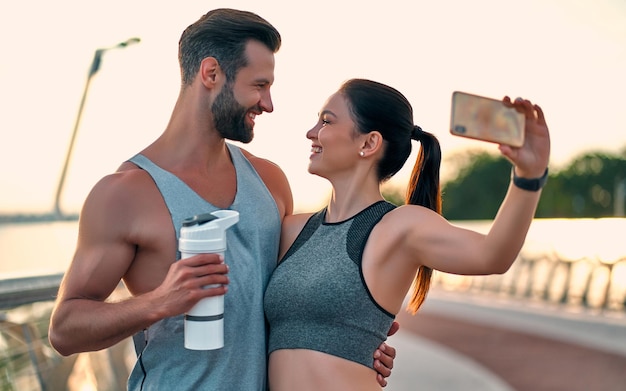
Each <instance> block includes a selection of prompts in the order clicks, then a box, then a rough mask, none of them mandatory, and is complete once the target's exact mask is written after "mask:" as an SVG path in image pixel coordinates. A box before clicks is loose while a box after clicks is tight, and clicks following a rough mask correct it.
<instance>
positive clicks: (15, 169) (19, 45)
mask: <svg viewBox="0 0 626 391" xmlns="http://www.w3.org/2000/svg"><path fill="white" fill-rule="evenodd" d="M218 7H230V8H239V9H245V10H249V11H253V12H256V13H258V14H259V15H261V16H262V17H264V18H265V19H267V20H268V21H269V22H271V23H272V24H273V25H274V26H276V28H277V29H278V30H279V31H280V32H281V35H282V38H283V45H282V47H281V49H280V51H279V52H278V53H277V54H276V70H275V74H276V81H275V84H274V86H273V88H272V96H273V101H274V108H275V110H274V112H273V113H271V114H268V113H265V114H263V115H261V116H260V117H257V121H256V127H255V139H254V140H253V141H252V143H250V144H248V145H246V146H245V148H246V149H248V150H250V151H251V152H252V153H254V154H256V155H259V156H262V157H265V158H268V159H270V160H272V161H273V162H275V163H277V164H278V165H279V166H281V167H282V169H283V170H284V171H285V173H286V174H287V177H288V178H289V181H290V183H291V186H292V190H293V193H294V200H295V205H296V209H297V210H306V209H312V208H317V207H318V206H319V204H320V202H322V201H323V200H324V199H325V198H326V196H327V194H328V191H329V186H328V184H327V182H326V181H325V180H323V179H321V178H317V177H313V176H311V175H310V174H308V173H307V171H306V169H307V165H308V157H309V153H310V141H309V140H307V139H306V137H305V133H306V131H307V130H308V129H309V128H311V127H312V126H313V125H314V124H315V122H316V119H317V113H318V111H319V109H320V107H321V106H322V104H323V103H324V101H325V100H326V98H327V97H328V96H329V95H331V94H332V93H333V92H334V91H336V89H337V88H338V87H339V85H340V84H341V82H343V81H344V80H346V79H349V78H353V77H363V78H369V79H373V80H376V81H379V82H383V83H386V84H389V85H391V86H393V87H395V88H397V89H399V90H400V91H401V92H402V93H403V94H404V95H405V96H406V97H407V98H408V99H409V101H410V102H411V103H412V105H413V109H414V116H415V118H414V120H415V123H416V124H417V125H420V126H421V127H422V128H423V129H424V130H426V131H429V132H431V133H434V134H435V135H436V136H437V137H438V138H439V140H440V142H441V145H442V152H443V156H444V167H443V173H444V176H445V174H446V165H445V159H446V158H448V157H450V156H452V155H453V154H455V153H457V152H460V151H465V150H468V149H476V148H485V149H487V150H491V151H494V152H496V151H497V147H496V146H495V145H493V144H487V143H483V142H479V141H474V140H468V139H463V138H459V137H454V136H451V135H450V134H449V131H448V128H449V126H448V125H449V116H450V99H451V95H452V92H453V91H455V90H460V91H466V92H471V93H474V94H478V95H483V96H489V97H493V98H498V99H499V98H502V97H503V96H504V95H509V96H511V97H512V98H514V97H518V96H521V97H524V98H527V99H530V100H531V101H533V102H534V103H538V104H539V105H541V106H542V107H543V109H544V111H545V113H546V118H547V121H548V125H549V127H550V131H551V136H552V159H551V166H552V167H553V169H558V167H561V166H563V165H565V164H567V162H568V161H569V160H570V159H572V158H573V157H574V156H577V155H579V154H581V153H584V152H587V151H592V150H593V151H606V152H609V153H617V152H619V151H621V150H622V149H624V148H625V147H626V132H624V130H625V129H624V125H623V122H622V120H623V113H624V108H623V106H624V103H625V101H626V100H625V99H624V94H625V92H626V76H625V75H626V72H625V70H626V2H625V1H623V0H595V1H593V2H592V1H576V0H527V1H525V2H511V1H502V0H474V1H471V2H468V1H463V0H442V1H437V2H434V1H419V0H417V1H412V2H408V1H400V0H388V1H385V2H373V1H367V0H359V1H356V0H347V1H330V0H319V1H315V2H285V1H264V2H258V1H250V0H241V1H237V0H228V1H186V0H181V1H176V2H171V1H162V2H154V1H148V0H136V1H126V0H123V1H122V0H110V1H106V2H91V1H78V0H59V1H54V2H51V1H44V0H33V1H22V2H18V1H4V2H2V3H0V50H1V53H2V55H1V57H0V170H1V171H0V172H1V175H0V190H1V192H0V194H1V196H0V213H39V212H48V211H52V208H53V205H54V197H55V193H56V189H57V184H58V182H59V178H60V175H61V171H62V168H63V162H64V160H65V157H66V154H67V151H68V146H69V143H70V138H71V135H72V131H73V129H74V126H75V122H76V118H77V115H78V111H79V110H78V108H79V104H80V100H81V97H82V95H83V92H84V90H85V85H86V80H87V73H88V69H89V67H90V64H91V61H92V58H93V54H94V51H95V50H96V49H98V48H109V47H112V46H115V45H116V44H118V43H119V42H123V41H126V40H127V39H129V38H132V37H138V38H140V39H141V42H140V43H138V44H136V45H130V46H128V47H126V48H123V49H111V50H108V51H106V53H105V54H104V56H103V59H102V64H101V67H100V70H99V72H98V73H97V74H96V75H95V76H94V77H93V78H92V80H91V82H90V84H89V90H88V94H87V98H86V102H85V106H84V109H83V111H82V116H81V121H80V126H79V128H78V133H77V138H76V141H75V144H74V148H73V153H72V157H71V161H70V165H69V170H68V172H67V177H66V181H65V187H64V191H63V194H62V199H61V201H62V202H61V206H62V208H63V210H65V211H67V212H78V211H79V210H80V207H81V205H82V202H83V201H84V199H85V197H86V196H87V194H88V192H89V190H90V189H91V187H92V186H93V185H94V184H95V183H96V182H97V181H98V180H99V179H100V178H101V177H103V176H105V175H107V174H108V173H110V172H113V171H114V170H115V169H116V168H117V167H118V166H119V164H120V163H121V162H122V161H124V160H126V159H128V158H130V157H131V156H132V155H134V154H135V153H136V152H138V151H139V150H141V149H142V148H144V147H145V146H146V145H148V144H149V143H151V142H152V141H153V140H154V139H156V138H157V137H158V136H159V135H160V134H161V132H162V131H163V130H164V128H165V126H166V125H167V121H168V119H169V116H170V114H171V111H172V108H173V106H174V103H175V101H176V98H177V96H178V92H179V87H180V78H179V69H178V62H177V50H178V39H179V37H180V34H181V33H182V31H183V30H184V28H185V27H187V26H188V25H189V24H191V23H192V22H194V21H195V20H197V19H198V18H199V17H200V16H201V15H202V14H204V13H206V12H207V11H209V10H210V9H213V8H218ZM417 145H418V144H414V153H413V155H412V156H411V157H410V158H409V161H408V162H407V163H406V165H405V168H404V169H403V170H402V171H401V172H400V173H399V174H397V175H396V177H395V178H394V179H393V180H392V184H398V185H400V186H402V185H404V184H405V182H406V180H407V179H408V175H409V174H410V171H411V168H412V166H413V163H414V160H415V155H416V151H417ZM448 174H450V173H449V172H448Z"/></svg>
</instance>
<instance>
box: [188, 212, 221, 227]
mask: <svg viewBox="0 0 626 391" xmlns="http://www.w3.org/2000/svg"><path fill="white" fill-rule="evenodd" d="M217 219H218V217H217V216H215V215H214V214H212V213H203V214H199V215H195V216H193V217H189V218H186V219H185V220H183V227H192V226H194V225H202V224H204V223H208V222H209V221H212V220H217Z"/></svg>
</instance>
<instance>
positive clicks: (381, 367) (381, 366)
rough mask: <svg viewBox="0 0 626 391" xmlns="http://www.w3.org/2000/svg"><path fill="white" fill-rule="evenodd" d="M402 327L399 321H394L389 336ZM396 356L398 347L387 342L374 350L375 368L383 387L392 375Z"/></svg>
mask: <svg viewBox="0 0 626 391" xmlns="http://www.w3.org/2000/svg"><path fill="white" fill-rule="evenodd" d="M399 329H400V324H399V323H398V322H395V321H394V322H393V323H392V324H391V327H390V328H389V331H388V332H387V336H389V337H390V336H392V335H394V334H395V333H396V332H397V331H398V330H399ZM395 358H396V349H395V348H394V347H392V346H389V345H387V344H386V343H384V342H383V343H381V344H380V346H379V347H378V349H376V351H375V352H374V369H375V370H376V372H378V374H377V375H376V380H378V384H380V386H381V387H385V386H387V378H388V377H389V376H391V370H392V369H393V360H394V359H395Z"/></svg>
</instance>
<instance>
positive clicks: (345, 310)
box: [265, 79, 550, 391]
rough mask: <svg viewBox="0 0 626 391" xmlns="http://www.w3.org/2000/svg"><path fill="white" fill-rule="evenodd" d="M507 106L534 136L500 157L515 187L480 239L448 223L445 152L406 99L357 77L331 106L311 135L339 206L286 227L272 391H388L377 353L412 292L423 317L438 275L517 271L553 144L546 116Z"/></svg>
mask: <svg viewBox="0 0 626 391" xmlns="http://www.w3.org/2000/svg"><path fill="white" fill-rule="evenodd" d="M503 102H504V103H505V104H506V105H507V106H511V107H514V108H515V109H516V110H518V111H520V112H522V113H524V115H525V117H526V129H525V136H526V137H525V142H524V145H523V146H522V147H520V148H513V147H510V146H506V145H500V147H499V148H500V151H501V153H502V154H503V155H504V156H505V157H506V158H508V159H509V160H510V161H511V162H512V163H513V165H514V168H513V169H514V174H515V180H514V183H512V184H511V186H510V187H509V190H508V193H507V195H506V197H505V199H504V201H503V202H502V205H501V206H500V210H499V212H498V214H497V216H496V218H495V220H494V222H493V224H492V228H491V230H490V231H489V233H488V234H486V235H483V234H480V233H477V232H473V231H470V230H467V229H462V228H459V227H456V226H454V225H452V224H450V223H449V222H448V221H446V220H445V219H444V218H443V217H442V216H441V215H440V213H441V194H440V188H439V164H440V161H441V152H440V148H439V143H438V141H437V139H436V138H435V137H434V136H433V135H432V134H429V133H426V132H424V131H422V129H421V128H420V127H418V126H415V125H414V124H413V111H412V107H411V105H410V103H409V102H408V101H407V99H406V98H405V97H404V96H403V95H402V94H401V93H399V92H398V91H396V90H395V89H393V88H391V87H388V86H386V85H383V84H380V83H377V82H373V81H369V80H362V79H353V80H349V81H347V82H345V83H344V84H343V85H342V86H341V88H340V89H339V90H338V91H337V92H336V93H335V94H333V95H331V96H330V98H329V99H328V100H327V101H326V103H325V105H324V107H323V109H322V111H321V113H320V115H319V119H318V122H317V124H316V125H315V127H313V128H312V129H311V130H309V131H308V133H307V137H308V138H309V139H310V140H311V142H312V147H311V151H312V154H311V157H310V164H309V172H310V173H312V174H315V175H319V176H321V177H324V178H326V179H328V180H329V181H330V182H331V184H332V196H331V198H330V200H329V202H328V205H327V206H326V207H325V208H324V209H323V210H321V211H320V212H318V213H315V214H311V213H308V214H299V215H294V216H291V217H288V218H286V219H285V221H284V223H283V230H282V236H281V249H280V258H281V262H280V264H279V266H278V268H277V269H276V270H275V272H274V273H273V275H272V278H271V280H270V283H269V285H268V288H267V290H266V294H265V312H266V316H267V319H268V322H269V324H270V342H269V351H270V362H269V380H270V388H271V389H272V391H281V390H295V389H297V390H360V391H363V390H380V386H379V385H378V383H377V381H376V377H375V372H374V370H373V369H372V368H371V351H372V350H374V349H375V348H376V346H378V345H379V344H380V342H381V341H383V340H384V339H385V338H386V332H387V330H388V329H389V326H390V324H391V323H392V321H393V320H394V317H395V315H396V314H397V313H398V311H400V308H401V306H402V303H403V301H404V299H405V297H406V295H407V293H408V292H409V290H410V289H411V287H413V290H412V293H411V299H410V302H409V309H410V310H411V311H412V312H413V313H415V312H416V311H417V310H418V308H419V307H420V305H421V304H422V302H423V301H424V299H425V297H426V293H427V292H428V288H429V285H430V277H431V274H432V271H433V270H440V271H443V272H446V273H455V274H464V275H484V274H493V273H504V272H505V271H507V270H508V269H509V267H510V266H511V264H512V263H513V261H514V260H515V259H516V257H517V255H518V253H519V251H520V249H521V247H522V244H523V242H524V239H525V237H526V234H527V231H528V228H529V226H530V223H531V221H532V219H533V216H534V213H535V209H536V206H537V203H538V201H539V196H540V193H541V192H540V191H539V190H540V189H539V188H540V187H541V186H542V185H543V183H545V178H546V176H547V165H548V158H549V154H550V139H549V134H548V128H547V126H546V122H545V118H544V115H543V112H542V110H541V108H540V107H539V106H536V105H532V104H531V102H529V101H528V100H523V99H520V98H518V99H516V100H515V102H511V100H510V99H509V98H508V97H505V98H504V99H503ZM411 140H417V141H419V142H420V144H421V150H420V153H419V155H418V158H417V162H416V164H415V167H414V169H413V173H412V175H411V179H410V184H409V189H408V192H407V202H406V205H403V206H399V207H395V206H394V205H392V204H389V203H387V202H386V201H385V200H384V199H383V197H382V195H381V192H380V185H381V184H382V183H383V182H384V181H386V180H387V179H389V178H391V177H392V176H393V175H394V174H395V173H396V172H398V171H399V170H400V168H401V167H402V166H403V164H404V162H405V161H406V159H407V158H408V156H409V154H410V152H411ZM529 183H530V184H531V185H537V186H535V187H534V188H533V187H532V186H530V187H529V186H528V184H529ZM368 352H370V353H368Z"/></svg>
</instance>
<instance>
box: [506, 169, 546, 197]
mask: <svg viewBox="0 0 626 391" xmlns="http://www.w3.org/2000/svg"><path fill="white" fill-rule="evenodd" d="M511 176H512V177H513V184H514V185H515V186H517V187H519V188H520V189H522V190H528V191H539V190H541V188H543V187H544V186H545V184H546V182H547V181H548V168H547V167H546V171H545V172H544V173H543V175H542V176H541V177H540V178H521V177H518V176H517V175H516V174H515V167H513V168H512V172H511Z"/></svg>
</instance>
